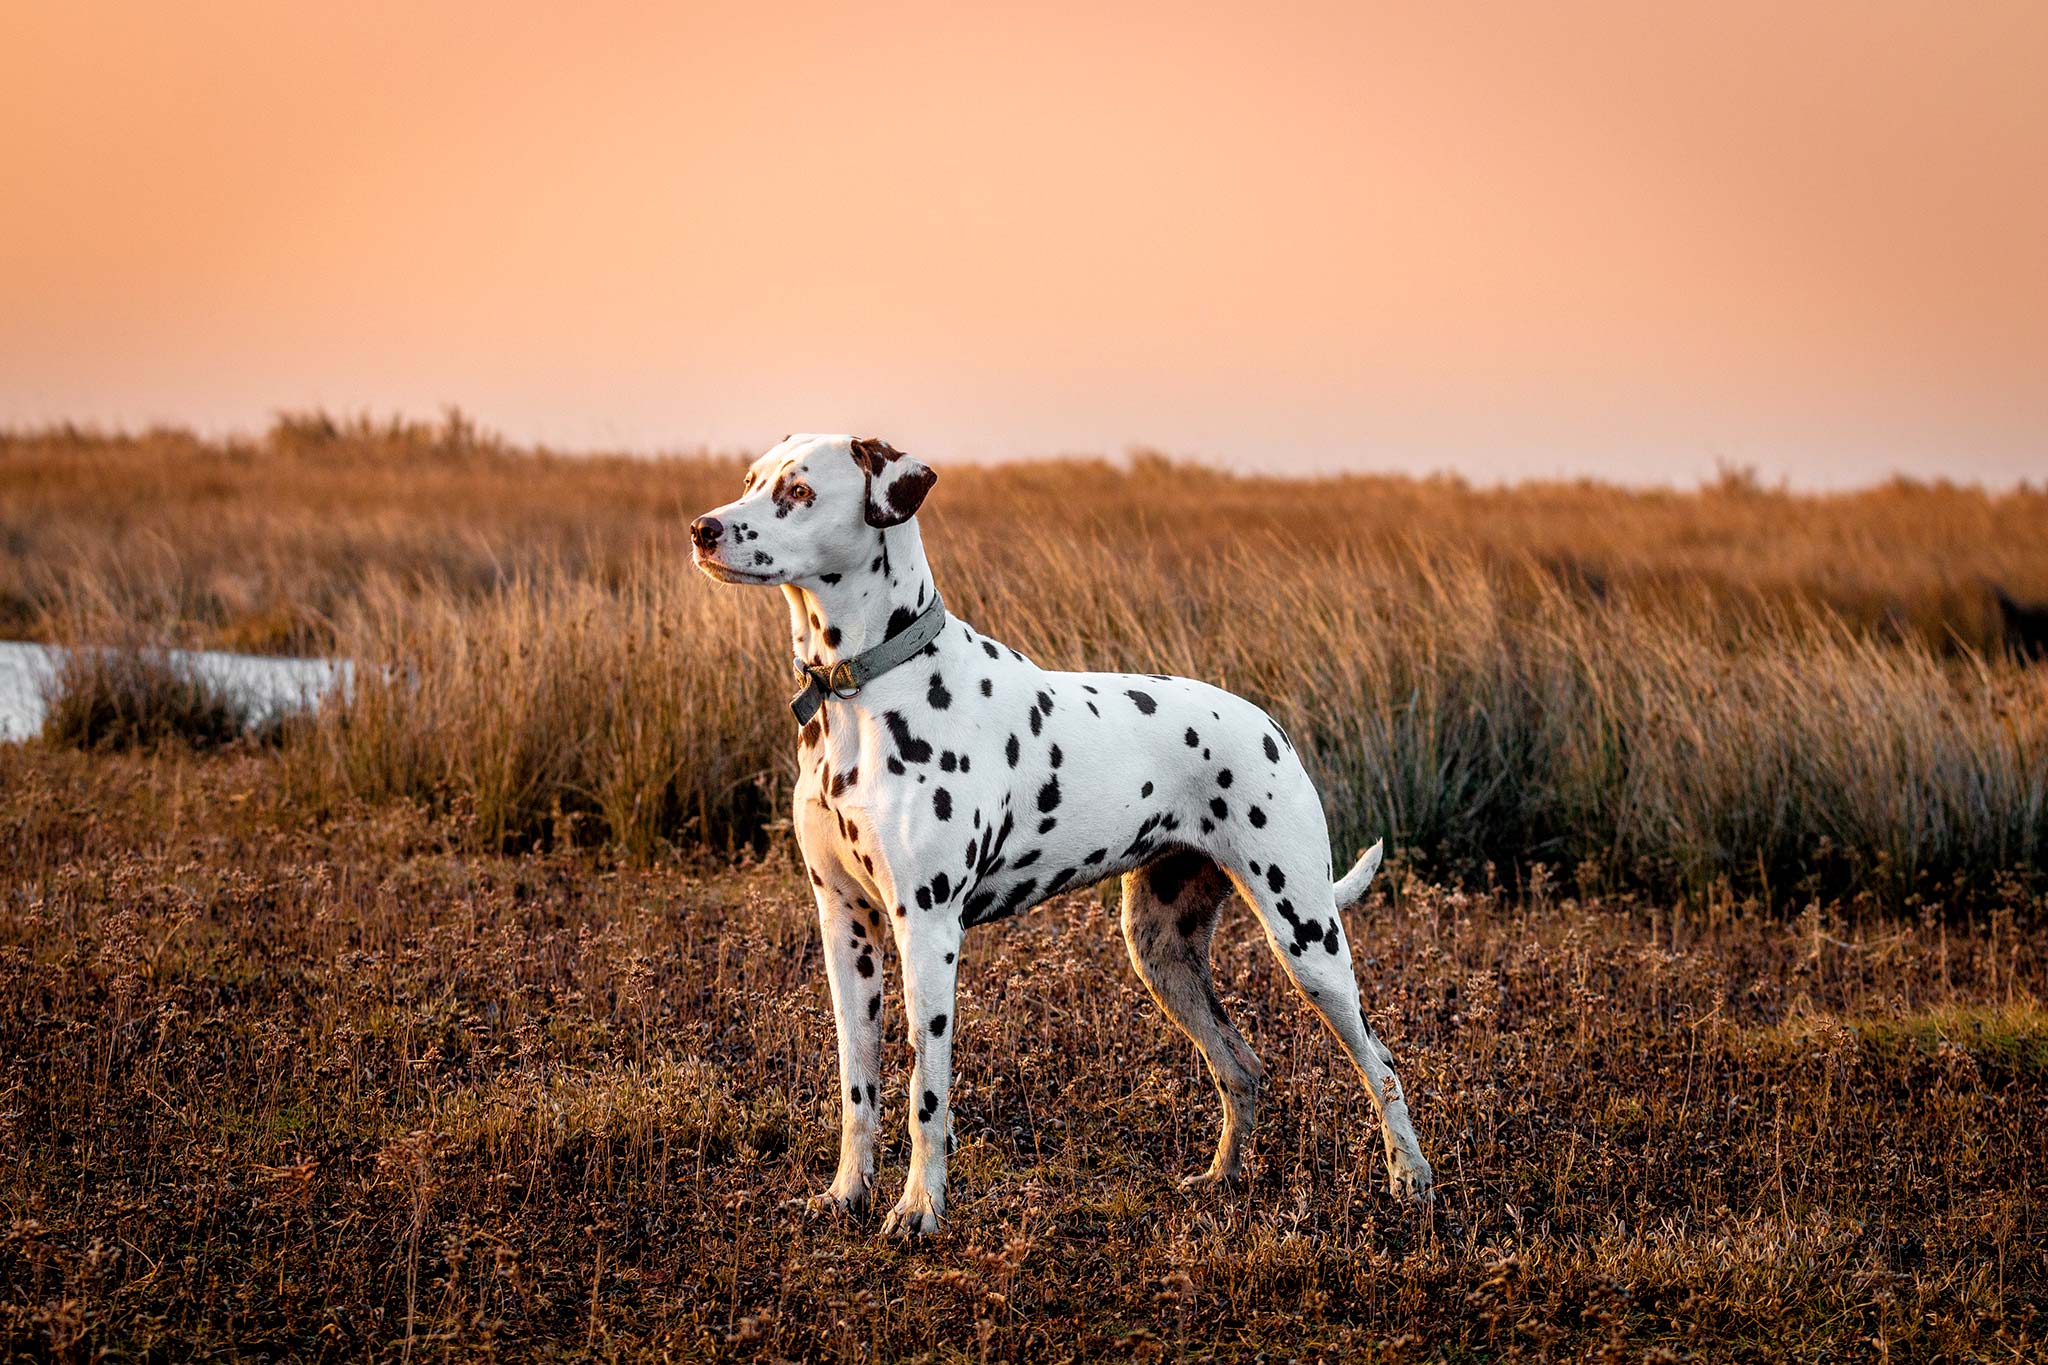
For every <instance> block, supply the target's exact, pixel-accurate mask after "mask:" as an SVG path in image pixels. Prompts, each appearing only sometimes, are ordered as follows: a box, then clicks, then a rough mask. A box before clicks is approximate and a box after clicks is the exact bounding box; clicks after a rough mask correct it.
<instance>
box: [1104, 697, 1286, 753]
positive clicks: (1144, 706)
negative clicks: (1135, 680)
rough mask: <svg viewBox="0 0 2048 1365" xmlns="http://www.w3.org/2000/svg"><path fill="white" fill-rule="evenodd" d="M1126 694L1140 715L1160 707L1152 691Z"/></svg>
mask: <svg viewBox="0 0 2048 1365" xmlns="http://www.w3.org/2000/svg"><path fill="white" fill-rule="evenodd" d="M1124 695H1125V696H1127V697H1129V698H1130V699H1131V702H1132V704H1133V705H1135V706H1136V707H1137V708H1138V712H1139V714H1140V715H1146V716H1149V715H1151V714H1152V713H1153V712H1154V711H1157V710H1158V709H1159V703H1158V702H1156V701H1154V700H1152V697H1151V694H1150V693H1146V692H1125V693H1124ZM1270 742H1271V741H1270V740H1269V741H1268V743H1270Z"/></svg>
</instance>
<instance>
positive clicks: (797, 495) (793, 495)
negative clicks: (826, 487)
mask: <svg viewBox="0 0 2048 1365" xmlns="http://www.w3.org/2000/svg"><path fill="white" fill-rule="evenodd" d="M782 492H783V495H784V496H785V497H787V498H788V499H789V500H790V501H791V502H809V501H810V500H811V486H810V485H809V484H807V483H793V484H791V485H790V486H789V487H787V488H785V489H783V490H782Z"/></svg>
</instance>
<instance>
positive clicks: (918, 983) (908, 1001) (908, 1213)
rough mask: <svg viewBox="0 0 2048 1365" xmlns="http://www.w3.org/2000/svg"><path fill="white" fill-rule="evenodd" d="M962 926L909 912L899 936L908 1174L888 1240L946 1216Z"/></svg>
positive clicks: (887, 1228)
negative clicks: (908, 1060)
mask: <svg viewBox="0 0 2048 1365" xmlns="http://www.w3.org/2000/svg"><path fill="white" fill-rule="evenodd" d="M960 936H961V929H960V924H959V921H958V920H956V919H954V918H953V916H952V915H951V914H949V913H940V914H933V915H930V916H921V915H920V914H918V912H916V911H912V912H911V914H910V916H909V922H908V923H907V924H906V925H904V926H903V927H900V928H899V929H898V932H897V939H896V946H897V950H898V954H899V955H900V956H901V957H902V959H903V1003H904V1010H905V1012H906V1013H907V1014H908V1016H909V1034H910V1045H911V1048H912V1051H913V1054H914V1056H915V1059H916V1060H915V1061H914V1062H913V1064H912V1066H911V1070H910V1102H911V1106H912V1109H913V1111H914V1112H913V1113H912V1115H911V1119H910V1174H909V1177H908V1178H907V1179H906V1180H905V1181H904V1182H903V1197H902V1198H901V1199H899V1200H897V1201H896V1207H895V1208H893V1209H891V1210H890V1211H889V1217H888V1219H887V1221H885V1222H884V1223H883V1224H882V1231H883V1232H884V1233H885V1234H893V1235H899V1236H901V1235H910V1236H916V1235H919V1234H923V1233H932V1232H937V1231H938V1229H939V1219H940V1218H941V1217H942V1216H943V1215H944V1214H945V1212H946V1158H947V1156H948V1155H949V1154H950V1153H949V1151H948V1148H949V1147H951V1145H952V1138H951V1135H952V1121H951V1116H950V1110H949V1109H948V1107H947V1092H948V1091H949V1090H950V1089H951V1085H952V1079H953V1034H954V1032H955V1031H956V1030H957V1027H958V1023H959V1020H958V1017H957V1015H956V1013H955V1001H954V987H955V984H956V982H957V981H958V979H959V971H960Z"/></svg>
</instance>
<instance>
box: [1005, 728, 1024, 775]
mask: <svg viewBox="0 0 2048 1365" xmlns="http://www.w3.org/2000/svg"><path fill="white" fill-rule="evenodd" d="M1019 752H1020V749H1019V748H1018V745H1017V737H1016V736H1015V735H1011V736H1010V742H1009V743H1008V744H1005V745H1004V746H1003V757H1004V758H1007V759H1009V760H1010V766H1011V767H1013V768H1014V767H1016V766H1017V755H1018V753H1019Z"/></svg>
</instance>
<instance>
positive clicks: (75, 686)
mask: <svg viewBox="0 0 2048 1365" xmlns="http://www.w3.org/2000/svg"><path fill="white" fill-rule="evenodd" d="M42 686H43V704H44V711H43V729H42V737H43V740H44V741H45V742H46V743H50V744H57V745H63V746H65V747H67V748H74V749H104V750H118V749H140V748H153V747H155V746H157V745H160V744H165V743H173V742H175V743H183V744H189V745H191V746H192V747H193V748H195V749H210V748H219V747H220V746H222V745H225V744H230V743H233V742H234V741H235V740H237V739H239V738H241V736H242V735H243V734H244V733H246V732H247V731H248V729H249V727H250V722H251V720H252V717H251V715H250V713H249V709H248V707H247V706H246V705H245V704H244V703H243V702H242V701H241V700H240V699H239V698H238V697H236V696H235V695H234V694H233V693H231V692H229V691H227V690H225V689H223V688H221V687H219V686H216V685H215V684H214V683H213V682H212V681H210V680H209V679H207V678H205V677H203V676H201V675H200V674H199V672H198V671H197V670H195V669H193V668H192V667H190V666H189V665H187V664H185V663H183V662H181V661H180V660H178V659H177V658H175V657H173V656H172V655H171V654H169V653H168V652H166V651H164V650H161V649H149V648H134V647H129V648H104V649H96V648H90V647H82V646H81V647H76V648H72V649H70V650H67V651H66V652H65V653H64V655H63V656H62V658H61V660H60V661H59V663H58V665H57V667H56V668H55V669H54V670H52V672H51V674H50V676H49V677H48V678H47V679H46V680H44V682H43V685H42Z"/></svg>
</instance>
